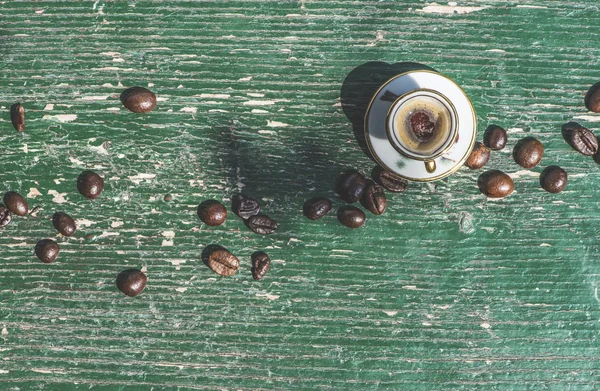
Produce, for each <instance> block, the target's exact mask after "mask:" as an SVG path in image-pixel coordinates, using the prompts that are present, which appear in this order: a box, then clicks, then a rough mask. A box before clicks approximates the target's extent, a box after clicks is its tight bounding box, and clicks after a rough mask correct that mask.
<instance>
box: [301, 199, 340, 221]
mask: <svg viewBox="0 0 600 391" xmlns="http://www.w3.org/2000/svg"><path fill="white" fill-rule="evenodd" d="M332 207H333V204H332V203H331V200H329V199H327V198H324V197H317V198H311V199H310V200H308V201H306V202H305V203H304V215H305V216H306V217H308V218H309V219H311V220H319V219H320V218H321V217H323V216H325V215H326V214H327V213H329V212H330V211H331V208H332Z"/></svg>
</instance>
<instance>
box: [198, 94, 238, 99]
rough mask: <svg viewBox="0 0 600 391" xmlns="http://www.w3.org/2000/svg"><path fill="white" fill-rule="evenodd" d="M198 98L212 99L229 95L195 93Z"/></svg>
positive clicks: (226, 97) (227, 97)
mask: <svg viewBox="0 0 600 391" xmlns="http://www.w3.org/2000/svg"><path fill="white" fill-rule="evenodd" d="M197 96H199V97H200V98H205V99H206V98H212V99H229V98H230V97H231V95H229V94H200V95H197Z"/></svg>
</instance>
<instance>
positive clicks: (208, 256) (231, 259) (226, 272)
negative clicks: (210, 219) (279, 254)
mask: <svg viewBox="0 0 600 391" xmlns="http://www.w3.org/2000/svg"><path fill="white" fill-rule="evenodd" d="M204 252H205V255H203V261H204V263H205V264H206V266H208V267H209V268H210V269H211V270H212V271H214V272H215V273H217V274H218V275H220V276H223V277H230V276H233V275H234V274H236V273H237V271H238V269H239V268H240V261H239V259H238V258H237V257H236V256H235V255H233V253H231V252H230V251H229V250H227V249H226V248H224V247H222V246H218V245H214V244H213V245H210V246H208V247H206V248H205V249H204ZM250 262H251V265H252V266H251V273H252V278H254V279H255V280H260V279H262V278H263V277H264V276H265V275H266V274H267V272H268V271H269V269H270V268H271V258H269V256H268V255H267V253H265V252H264V251H257V252H254V253H252V255H250Z"/></svg>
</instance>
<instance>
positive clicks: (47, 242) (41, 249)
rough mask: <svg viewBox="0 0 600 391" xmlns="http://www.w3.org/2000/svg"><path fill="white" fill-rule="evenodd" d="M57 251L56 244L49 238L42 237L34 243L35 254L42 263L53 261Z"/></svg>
mask: <svg viewBox="0 0 600 391" xmlns="http://www.w3.org/2000/svg"><path fill="white" fill-rule="evenodd" d="M58 252H59V248H58V244H57V243H56V242H55V241H54V240H51V239H42V240H40V241H39V242H37V244H36V245H35V255H36V256H37V257H38V258H39V259H40V261H42V262H44V263H52V262H54V260H55V259H56V257H58Z"/></svg>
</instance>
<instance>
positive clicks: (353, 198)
mask: <svg viewBox="0 0 600 391" xmlns="http://www.w3.org/2000/svg"><path fill="white" fill-rule="evenodd" d="M366 186H367V179H366V178H365V177H364V175H363V174H361V173H360V172H358V171H356V170H352V171H348V172H346V173H344V174H343V175H342V176H341V178H340V182H339V184H338V193H339V194H340V197H341V198H342V199H343V200H344V201H346V202H348V203H350V204H353V203H355V202H357V201H358V200H360V197H362V193H363V191H365V187H366Z"/></svg>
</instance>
